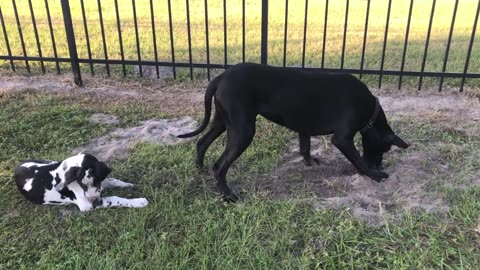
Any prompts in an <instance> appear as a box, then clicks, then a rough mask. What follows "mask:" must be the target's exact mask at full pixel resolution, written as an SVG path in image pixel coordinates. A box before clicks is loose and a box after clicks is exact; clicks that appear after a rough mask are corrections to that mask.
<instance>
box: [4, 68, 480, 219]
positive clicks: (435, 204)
mask: <svg viewBox="0 0 480 270" xmlns="http://www.w3.org/2000/svg"><path fill="white" fill-rule="evenodd" d="M84 82H85V87H83V88H78V87H76V86H75V85H73V84H72V82H71V78H70V76H69V75H61V76H52V75H45V76H30V77H24V76H17V75H6V76H3V75H0V92H12V91H25V90H29V91H32V90H33V91H47V92H54V93H62V94H68V95H90V96H95V97H99V98H102V97H105V96H108V97H109V98H113V99H114V100H118V101H122V100H123V101H128V102H131V101H134V102H142V103H143V104H146V105H149V106H150V105H151V104H154V105H155V106H159V108H161V109H162V111H166V112H169V113H171V114H172V115H176V116H182V115H183V116H187V115H196V116H199V115H202V114H203V95H204V91H205V86H206V83H205V82H194V83H192V84H182V85H180V86H179V85H169V84H168V83H164V82H158V81H157V82H148V81H147V82H144V81H141V82H139V80H114V79H104V78H91V77H88V76H86V77H85V78H84ZM372 92H374V93H375V94H376V95H377V96H378V97H379V99H380V102H381V104H382V107H383V109H384V110H385V112H386V114H387V117H388V118H389V119H397V120H401V119H405V118H413V119H418V121H422V122H425V123H430V124H432V125H435V126H438V127H441V128H442V129H447V130H453V131H456V132H459V133H460V134H462V135H464V136H468V137H470V138H473V139H474V140H479V138H480V135H479V134H480V99H479V97H478V95H476V94H475V93H478V90H475V91H474V94H469V95H468V94H458V93H456V92H455V91H452V90H449V89H446V91H445V92H442V93H438V92H436V91H435V90H425V91H420V92H418V91H409V90H402V91H397V90H392V91H388V90H376V89H372ZM91 121H93V122H96V123H104V124H115V123H116V121H118V120H117V119H116V117H115V116H110V115H101V114H99V115H94V116H92V119H91ZM197 125H198V123H196V122H195V121H194V120H193V119H191V118H190V117H181V118H176V119H152V120H147V121H144V122H141V123H139V124H138V126H135V127H131V128H126V129H116V130H114V131H112V132H111V133H109V134H105V135H104V136H102V137H99V138H96V139H94V140H93V141H91V142H90V143H89V144H87V145H85V146H83V147H81V148H78V149H75V151H74V152H78V151H85V150H87V151H90V152H93V154H95V155H98V156H99V157H100V158H102V159H105V160H108V159H111V158H112V157H113V156H115V157H116V158H117V157H122V156H124V155H125V154H126V150H127V149H128V148H129V147H131V146H133V145H134V144H135V143H138V142H151V143H164V144H174V143H178V140H177V139H176V138H175V136H174V135H176V134H179V133H182V132H188V131H190V130H193V129H194V128H195V127H196V126H197ZM446 144H452V143H451V142H441V141H432V142H429V148H428V149H431V150H430V151H429V152H424V151H421V150H420V149H421V148H420V147H419V145H418V142H413V143H412V144H411V146H410V147H409V149H408V150H406V151H403V150H400V149H397V148H393V149H392V150H391V151H390V152H389V153H388V154H387V155H386V157H385V164H386V168H385V169H384V170H385V172H387V173H388V174H389V175H390V177H389V178H388V180H386V181H384V182H382V183H376V182H374V181H372V180H370V179H368V178H367V177H365V176H362V175H359V174H358V173H357V171H356V170H355V169H354V168H353V166H352V165H351V164H350V163H349V162H348V161H347V160H346V158H345V157H343V155H342V154H341V153H340V152H339V151H338V150H337V149H336V148H335V147H334V146H333V145H332V144H331V143H330V140H329V137H328V136H324V137H319V138H312V154H313V155H315V156H317V157H318V158H319V159H320V160H321V162H320V164H319V165H313V166H311V167H306V166H305V165H304V163H303V160H302V158H301V157H300V155H299V153H298V142H297V140H296V139H294V140H292V141H291V142H290V143H289V147H288V150H287V151H286V153H285V154H284V156H283V157H282V160H281V161H280V164H279V166H278V167H277V168H276V169H274V170H273V172H270V173H267V174H263V175H260V176H259V177H258V179H257V180H256V181H249V182H248V183H242V182H241V181H237V180H236V179H231V184H232V187H234V188H235V190H246V191H247V192H248V191H255V192H262V193H266V194H268V196H270V197H271V198H273V199H278V200H301V201H306V202H308V203H310V204H312V205H313V206H314V207H316V208H319V209H325V208H335V209H349V210H350V211H351V213H352V214H353V215H354V216H356V217H358V218H362V219H364V220H366V221H367V222H368V223H369V224H371V225H379V224H383V223H384V222H385V221H387V220H395V219H398V218H400V217H401V213H402V212H404V211H417V210H420V211H426V212H445V211H447V210H448V209H449V205H448V202H447V201H446V199H445V197H444V193H443V192H441V191H440V188H441V187H442V186H448V185H449V181H450V177H451V172H450V171H449V165H448V163H445V162H442V157H441V153H440V150H441V149H442V148H444V147H445V145H446ZM113 145H115V146H116V147H115V148H114V147H113ZM450 146H451V145H450ZM453 146H454V147H462V146H461V145H456V144H455V145H453ZM426 160H427V161H429V162H428V164H427V163H426V162H425V161H426ZM432 164H434V165H432ZM192 166H193V164H192ZM470 179H472V180H471V181H470V182H469V183H466V185H467V186H468V185H480V172H477V173H476V175H473V176H472V177H470Z"/></svg>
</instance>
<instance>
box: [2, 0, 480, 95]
mask: <svg viewBox="0 0 480 270" xmlns="http://www.w3.org/2000/svg"><path fill="white" fill-rule="evenodd" d="M16 2H17V6H18V9H19V13H20V21H21V24H22V29H23V32H24V36H25V42H26V48H27V54H28V55H37V53H38V52H37V45H36V42H35V36H34V33H33V27H32V24H31V18H30V14H29V8H28V1H27V0H17V1H16ZM154 2H155V3H154V12H155V24H156V37H157V40H156V44H157V47H158V49H157V50H158V53H159V60H160V61H171V51H170V35H169V28H168V13H167V10H168V9H167V1H166V0H164V1H154ZM135 3H136V6H137V17H138V26H139V39H140V47H141V57H142V59H147V60H152V59H154V46H153V39H152V30H151V21H150V20H151V18H150V9H149V1H148V0H136V1H135ZM222 3H223V1H220V0H210V1H208V14H209V39H210V50H211V61H212V63H223V62H224V61H223V59H224V52H223V39H224V36H223V4H222ZM477 3H478V1H475V0H464V1H460V2H459V6H458V13H457V20H456V23H455V28H454V31H453V40H452V44H451V50H450V55H449V59H448V64H447V69H446V71H447V72H463V68H464V63H465V59H466V55H467V48H468V44H469V40H470V36H471V32H472V26H473V21H474V15H475V11H476V8H477ZM366 4H367V2H366V1H360V0H354V1H350V8H349V17H348V31H347V38H346V53H345V68H359V67H360V60H361V52H362V44H363V33H364V24H365V14H366ZM33 5H34V10H35V16H36V19H37V24H38V28H39V35H40V40H41V48H42V52H43V54H44V55H45V56H53V50H52V45H51V40H50V36H49V30H48V23H47V19H46V11H45V6H44V2H43V1H33ZM49 5H50V8H51V14H52V18H53V24H54V32H55V37H56V40H57V46H58V54H59V56H60V57H68V49H67V43H66V40H65V32H64V29H63V20H62V18H63V17H62V13H61V7H60V2H59V1H50V2H49ZM241 5H242V1H241V0H235V1H227V43H228V63H237V62H240V61H241V60H242V27H241V26H242V17H241V16H242V9H241ZM387 5H388V1H386V0H383V1H372V3H371V10H370V20H369V25H368V36H367V44H366V56H365V68H367V69H378V68H379V67H380V62H381V54H382V48H383V40H384V30H385V21H386V14H387ZM431 5H432V1H415V2H414V6H413V13H412V20H411V28H410V34H409V43H408V48H407V54H406V62H405V70H412V71H420V68H421V63H422V58H423V53H424V47H425V40H426V33H427V28H428V20H429V16H430V10H431ZM70 6H71V10H72V17H73V25H74V29H75V35H76V37H77V38H76V40H77V46H78V53H79V56H80V57H81V58H87V57H88V54H87V46H86V40H85V34H84V28H83V21H82V15H81V8H80V1H79V0H76V1H70ZM453 6H454V1H453V0H442V1H437V5H436V11H435V16H434V20H433V28H432V34H431V40H430V46H429V51H428V57H427V62H426V70H427V71H441V70H442V65H443V59H444V55H445V50H446V43H447V39H448V32H449V28H450V23H451V17H452V13H453ZM1 7H2V11H3V14H4V17H5V21H6V25H7V27H6V28H7V33H8V37H9V39H10V42H11V45H12V50H13V53H14V54H15V55H22V49H21V44H20V39H19V37H18V33H17V26H16V23H15V17H14V13H13V8H12V4H11V2H9V1H3V2H2V3H1ZM408 8H409V1H402V0H400V1H393V4H392V12H391V17H390V25H389V32H388V45H387V48H386V58H385V66H384V67H385V69H392V70H399V69H400V65H401V59H402V52H403V44H404V40H405V31H406V24H407V17H408ZM85 9H86V13H87V22H88V27H89V29H88V30H89V35H90V43H91V47H92V54H93V58H103V57H104V52H103V44H102V37H101V32H100V25H99V14H98V6H97V1H95V0H85ZM304 9H305V1H289V12H288V44H287V53H288V56H287V59H286V62H287V65H299V64H301V55H302V47H303V24H304ZM119 10H120V20H121V25H122V35H123V38H122V41H123V46H124V51H125V56H126V59H130V60H136V59H137V47H136V41H135V30H134V23H133V11H132V6H131V1H119ZM190 11H191V14H190V20H191V33H192V36H191V38H192V57H193V61H194V62H199V63H206V49H205V16H204V1H200V0H199V1H190ZM102 12H103V20H104V25H105V30H106V33H105V34H106V46H107V51H108V57H109V59H120V47H119V37H118V33H117V30H116V23H117V21H116V16H115V9H114V1H113V0H105V1H102ZM172 13H173V15H172V18H173V29H174V43H175V58H176V61H178V62H188V43H187V25H186V9H185V1H178V0H172ZM246 14H247V16H246V60H247V61H255V62H259V56H260V26H261V16H260V15H261V6H260V1H255V0H247V1H246ZM324 14H325V1H310V2H309V11H308V30H307V31H308V32H307V46H306V58H305V61H306V63H305V64H306V65H308V66H315V67H319V66H320V63H321V61H322V59H321V57H322V53H321V52H322V46H323V41H322V40H323V27H324ZM344 15H345V1H329V11H328V27H327V28H328V33H327V42H326V44H325V47H326V48H325V49H326V50H325V66H326V67H340V61H341V60H340V59H341V52H342V40H343V27H344ZM284 20H285V2H284V1H270V5H269V44H268V51H269V60H268V61H269V63H270V64H274V65H281V64H282V62H283V49H284V47H283V37H284ZM479 29H480V27H478V28H477V33H476V34H477V37H478V35H479V33H478V32H479V31H480V30H479ZM2 35H3V33H0V36H2ZM0 39H2V41H3V36H2V37H0ZM6 54H7V51H6V47H5V46H1V47H0V55H6ZM479 59H480V42H479V41H478V38H477V39H476V42H475V43H474V47H473V50H472V55H471V57H470V66H469V72H473V73H479V72H480V60H479ZM16 64H18V65H20V66H22V65H24V63H23V62H21V61H17V62H16ZM1 65H2V66H3V67H4V68H8V65H9V63H8V62H6V61H4V62H3V63H1ZM32 65H34V67H35V68H38V67H39V64H38V63H32ZM48 66H49V68H53V67H54V65H53V63H51V64H49V65H48ZM62 66H63V67H64V68H68V64H62ZM82 68H83V70H84V71H86V72H87V71H88V70H89V68H88V66H87V65H83V67H82ZM112 69H113V72H114V73H116V74H120V73H121V66H115V67H112ZM129 71H130V72H131V71H133V69H132V68H131V67H130V68H129ZM184 71H185V72H186V70H184ZM96 72H97V73H102V74H105V68H104V66H103V65H96ZM195 72H196V76H199V77H200V76H205V72H204V71H203V70H199V69H198V70H195ZM182 74H183V75H186V73H181V76H183V75H182ZM377 78H378V76H366V77H365V79H364V80H365V81H366V82H367V83H371V84H372V85H376V80H377ZM397 80H398V78H397V77H389V76H387V77H386V83H396V82H397ZM417 80H418V79H417V78H405V83H406V84H407V85H416V83H417ZM436 83H438V81H437V79H427V80H426V85H427V86H430V85H435V84H436ZM446 83H447V84H449V85H458V83H459V80H457V79H447V81H446ZM467 83H468V84H469V85H472V86H478V85H479V80H467Z"/></svg>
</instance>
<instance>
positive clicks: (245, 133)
mask: <svg viewBox="0 0 480 270" xmlns="http://www.w3.org/2000/svg"><path fill="white" fill-rule="evenodd" d="M232 122H233V121H232ZM234 123H235V126H232V127H229V128H228V130H227V145H226V147H225V151H224V152H223V154H222V156H221V157H220V158H219V159H218V160H217V162H215V164H214V165H213V173H214V175H215V178H216V180H217V185H218V187H219V188H220V190H221V192H222V193H223V196H224V197H223V198H224V199H225V200H226V201H230V202H234V201H236V200H237V199H238V197H237V196H236V195H235V194H234V193H233V192H232V190H231V189H230V188H229V187H228V185H227V180H226V175H227V171H228V169H229V168H230V165H232V163H233V162H234V161H235V160H236V159H237V158H238V157H239V156H240V155H241V154H242V153H243V152H244V151H245V149H247V147H248V146H249V145H250V143H251V142H252V140H253V137H254V135H255V117H254V116H253V117H250V118H248V121H247V120H244V121H240V120H238V121H235V122H234Z"/></svg>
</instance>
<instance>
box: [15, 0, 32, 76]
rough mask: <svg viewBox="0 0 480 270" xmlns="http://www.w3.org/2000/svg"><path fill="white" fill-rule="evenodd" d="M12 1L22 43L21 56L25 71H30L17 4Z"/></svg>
mask: <svg viewBox="0 0 480 270" xmlns="http://www.w3.org/2000/svg"><path fill="white" fill-rule="evenodd" d="M12 3H13V11H14V12H15V20H16V21H17V28H18V35H19V36H20V42H21V43H22V51H23V56H25V67H26V68H27V72H28V73H30V65H29V64H28V60H27V49H26V48H25V40H24V39H23V32H22V25H21V24H20V18H19V17H18V10H17V4H16V3H15V0H12Z"/></svg>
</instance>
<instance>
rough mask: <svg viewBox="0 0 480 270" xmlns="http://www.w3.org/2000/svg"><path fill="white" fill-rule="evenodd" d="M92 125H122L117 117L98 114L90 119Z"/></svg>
mask: <svg viewBox="0 0 480 270" xmlns="http://www.w3.org/2000/svg"><path fill="white" fill-rule="evenodd" d="M89 121H90V123H93V124H101V125H116V124H118V123H120V120H119V119H118V117H116V116H115V115H110V114H104V113H96V114H94V115H92V116H91V117H90V119H89Z"/></svg>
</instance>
